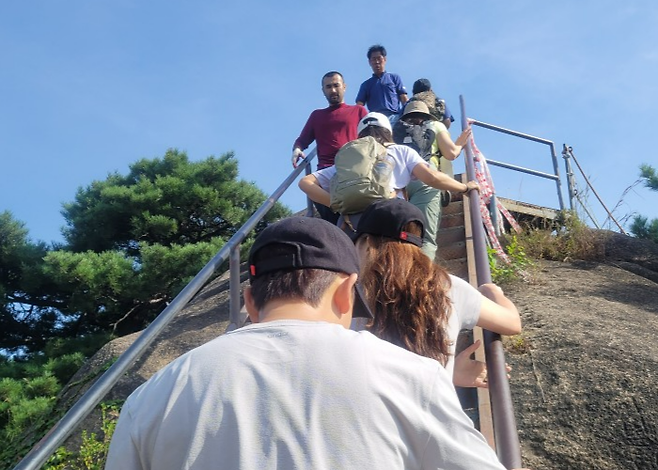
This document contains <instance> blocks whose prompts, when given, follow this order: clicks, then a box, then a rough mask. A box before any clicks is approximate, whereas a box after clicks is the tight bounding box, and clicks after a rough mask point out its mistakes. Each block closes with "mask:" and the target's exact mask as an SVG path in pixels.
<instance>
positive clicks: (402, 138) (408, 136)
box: [393, 119, 436, 161]
mask: <svg viewBox="0 0 658 470" xmlns="http://www.w3.org/2000/svg"><path fill="white" fill-rule="evenodd" d="M435 140H436V132H435V131H434V130H433V129H432V128H431V127H429V126H428V125H427V123H425V124H409V123H406V122H404V121H403V120H402V119H399V120H398V121H397V122H396V123H395V125H394V126H393V141H394V142H395V143H396V144H400V145H407V146H409V147H411V148H412V149H414V150H415V151H416V152H418V153H419V154H420V156H421V157H423V158H424V159H425V160H426V161H429V160H430V157H432V144H433V143H434V141H435Z"/></svg>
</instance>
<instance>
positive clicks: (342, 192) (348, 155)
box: [329, 136, 394, 214]
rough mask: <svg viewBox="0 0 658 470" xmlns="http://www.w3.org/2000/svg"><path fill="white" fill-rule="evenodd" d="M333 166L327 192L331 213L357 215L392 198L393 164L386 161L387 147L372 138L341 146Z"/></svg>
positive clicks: (363, 138) (364, 138)
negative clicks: (333, 169) (374, 203)
mask: <svg viewBox="0 0 658 470" xmlns="http://www.w3.org/2000/svg"><path fill="white" fill-rule="evenodd" d="M334 165H335V167H336V174H335V175H334V177H333V178H332V179H331V183H330V191H329V192H330V194H331V210H332V211H334V212H337V213H339V214H357V213H359V212H363V211H364V210H365V208H366V207H368V206H369V205H370V204H372V203H373V202H375V201H378V200H380V199H389V198H391V197H392V196H394V193H392V192H391V191H390V189H389V188H390V182H391V176H392V174H393V166H394V163H393V162H391V161H390V160H389V159H388V158H387V156H386V147H384V146H383V145H382V144H380V143H379V142H377V141H376V140H375V139H374V138H373V137H370V136H368V137H362V138H360V139H356V140H353V141H351V142H348V143H346V144H345V145H343V146H342V147H341V148H340V150H339V151H338V153H337V154H336V158H335V160H334Z"/></svg>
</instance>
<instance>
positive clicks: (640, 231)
mask: <svg viewBox="0 0 658 470" xmlns="http://www.w3.org/2000/svg"><path fill="white" fill-rule="evenodd" d="M640 179H642V180H644V186H645V187H647V188H649V189H650V190H652V191H658V172H657V171H656V169H655V168H653V167H652V166H651V165H648V164H646V163H644V164H642V165H640ZM631 233H632V234H633V235H635V236H636V237H637V238H645V239H648V240H652V241H654V242H655V243H658V219H651V220H649V219H648V218H647V217H644V216H642V215H637V216H635V217H634V218H633V223H632V224H631Z"/></svg>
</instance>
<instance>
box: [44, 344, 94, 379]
mask: <svg viewBox="0 0 658 470" xmlns="http://www.w3.org/2000/svg"><path fill="white" fill-rule="evenodd" d="M84 362H85V356H84V355H83V354H82V353H80V352H76V353H72V354H65V355H63V356H60V357H57V358H51V359H49V360H48V362H46V365H45V366H44V368H45V370H46V371H47V372H50V373H52V374H53V375H54V376H55V377H57V380H59V382H60V383H61V384H62V385H63V384H66V383H67V382H68V381H69V380H70V379H71V377H73V375H74V374H75V373H76V372H77V371H78V370H79V369H80V367H82V365H83V364H84Z"/></svg>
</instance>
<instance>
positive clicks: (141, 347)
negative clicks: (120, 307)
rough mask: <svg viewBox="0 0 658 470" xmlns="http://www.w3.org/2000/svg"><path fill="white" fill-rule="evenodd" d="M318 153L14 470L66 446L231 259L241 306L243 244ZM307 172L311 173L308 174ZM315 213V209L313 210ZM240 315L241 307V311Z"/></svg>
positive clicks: (30, 467)
mask: <svg viewBox="0 0 658 470" xmlns="http://www.w3.org/2000/svg"><path fill="white" fill-rule="evenodd" d="M315 155H316V150H315V149H314V150H312V151H311V152H309V155H308V156H307V157H306V158H305V159H304V160H303V161H302V162H301V163H300V164H299V165H298V166H297V168H295V170H294V171H293V172H292V173H291V174H290V176H288V177H287V178H286V179H285V180H284V181H283V183H281V185H280V186H279V187H278V188H277V189H276V190H275V191H274V192H273V193H272V195H270V197H268V198H267V199H266V200H265V202H263V204H262V205H261V206H260V207H259V208H258V209H257V210H256V212H254V214H253V215H252V216H251V217H250V218H249V220H247V222H245V224H244V225H243V226H242V227H240V229H239V230H238V231H237V232H236V233H235V234H234V235H233V236H232V237H231V239H230V240H229V241H228V242H226V244H225V245H224V246H223V247H222V249H221V250H219V252H218V253H217V254H216V255H215V256H214V257H213V258H212V259H211V260H210V261H209V262H208V263H207V264H206V265H205V266H204V267H203V269H201V271H199V273H198V274H197V275H196V276H195V277H194V279H192V280H191V281H190V283H189V284H188V285H187V286H185V288H183V290H182V291H180V293H179V294H178V295H177V296H176V297H175V298H174V300H172V301H171V303H170V304H169V305H168V306H167V308H165V309H164V310H163V311H162V312H161V313H160V314H159V315H158V316H157V318H156V319H155V320H153V322H152V323H151V324H150V325H149V326H148V328H146V329H145V330H144V331H143V332H142V334H141V335H139V337H138V338H137V339H136V340H135V342H134V343H133V344H132V345H131V346H130V347H129V348H128V349H127V350H126V351H125V352H124V353H123V354H122V355H121V356H120V357H119V359H118V360H117V361H116V362H115V363H114V364H113V365H112V367H110V368H109V369H108V370H107V371H106V372H105V373H104V374H103V375H102V376H101V377H100V378H99V379H98V380H97V381H96V383H94V384H93V385H92V386H91V387H90V388H89V390H87V392H86V393H85V394H84V395H83V396H82V397H81V398H80V399H79V400H78V401H77V402H76V403H75V404H74V405H73V406H72V407H71V409H70V410H69V411H68V412H67V413H66V414H65V415H64V417H63V418H62V419H61V420H60V421H59V422H58V423H57V424H55V426H53V427H52V429H51V430H50V431H48V433H47V434H46V435H45V436H44V437H43V439H41V441H39V442H38V443H37V444H36V445H35V446H34V447H33V448H32V450H31V451H30V452H29V453H28V454H27V455H26V456H25V457H24V458H23V460H21V461H20V462H19V463H18V465H16V467H14V470H36V469H38V468H40V467H41V466H42V465H43V464H44V463H46V461H47V460H48V458H49V457H50V456H51V455H52V454H53V453H54V452H55V450H57V448H58V447H59V446H60V445H62V444H63V443H64V441H65V440H66V438H67V437H68V436H69V435H70V434H71V433H72V432H73V431H74V430H75V428H76V427H77V426H78V425H79V424H80V423H81V422H82V420H83V419H85V417H86V416H87V415H88V414H89V413H91V411H92V410H93V409H94V407H95V406H96V405H98V403H100V401H101V400H102V399H103V397H104V396H105V395H107V393H108V392H109V391H110V389H111V388H112V387H113V386H114V385H115V384H116V383H117V382H118V381H119V379H120V378H121V376H122V375H123V374H124V373H125V372H126V371H127V370H128V368H129V367H130V366H131V365H132V364H133V362H134V361H136V360H137V359H139V358H140V357H141V356H142V354H144V352H146V349H147V348H148V347H149V346H150V345H151V343H153V341H155V339H156V338H157V337H158V335H160V333H162V331H163V330H164V329H165V327H166V326H167V325H168V324H169V323H170V322H171V321H172V320H173V319H174V318H175V316H176V315H177V314H178V312H180V311H181V310H182V309H183V307H185V306H186V305H187V303H188V302H189V301H190V300H192V298H193V297H194V296H195V295H196V294H197V292H199V291H200V290H201V288H202V287H203V286H204V285H205V284H206V282H208V280H209V279H210V278H211V276H212V275H213V274H214V272H215V271H216V270H217V269H218V268H219V267H220V266H221V265H222V263H224V262H225V261H226V259H227V258H228V257H229V256H230V257H231V261H230V267H231V278H230V279H231V281H230V282H231V293H230V295H229V296H230V299H231V304H232V306H231V310H233V309H234V307H235V302H236V299H234V295H235V289H238V290H237V292H238V299H237V301H238V302H239V289H240V282H239V271H238V273H237V282H234V277H235V273H234V272H233V271H234V270H235V269H238V270H239V259H240V254H239V253H240V252H239V249H240V244H241V243H242V242H243V241H244V239H245V238H247V235H248V234H249V232H251V231H252V230H253V229H254V227H256V224H258V222H260V220H261V219H262V218H263V217H264V216H265V215H266V214H267V212H268V211H269V210H270V209H272V207H274V203H276V201H277V200H278V199H279V198H280V197H281V195H282V194H283V193H284V192H285V191H286V189H288V187H289V186H290V185H291V184H292V182H293V181H295V179H296V178H297V176H299V174H300V173H301V172H302V171H303V170H305V169H307V168H308V169H309V170H310V163H311V161H312V160H313V158H315ZM307 172H308V170H307ZM311 209H312V208H311ZM234 284H235V285H234ZM238 314H239V307H238ZM236 319H237V316H234V312H233V311H231V321H234V320H236Z"/></svg>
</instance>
